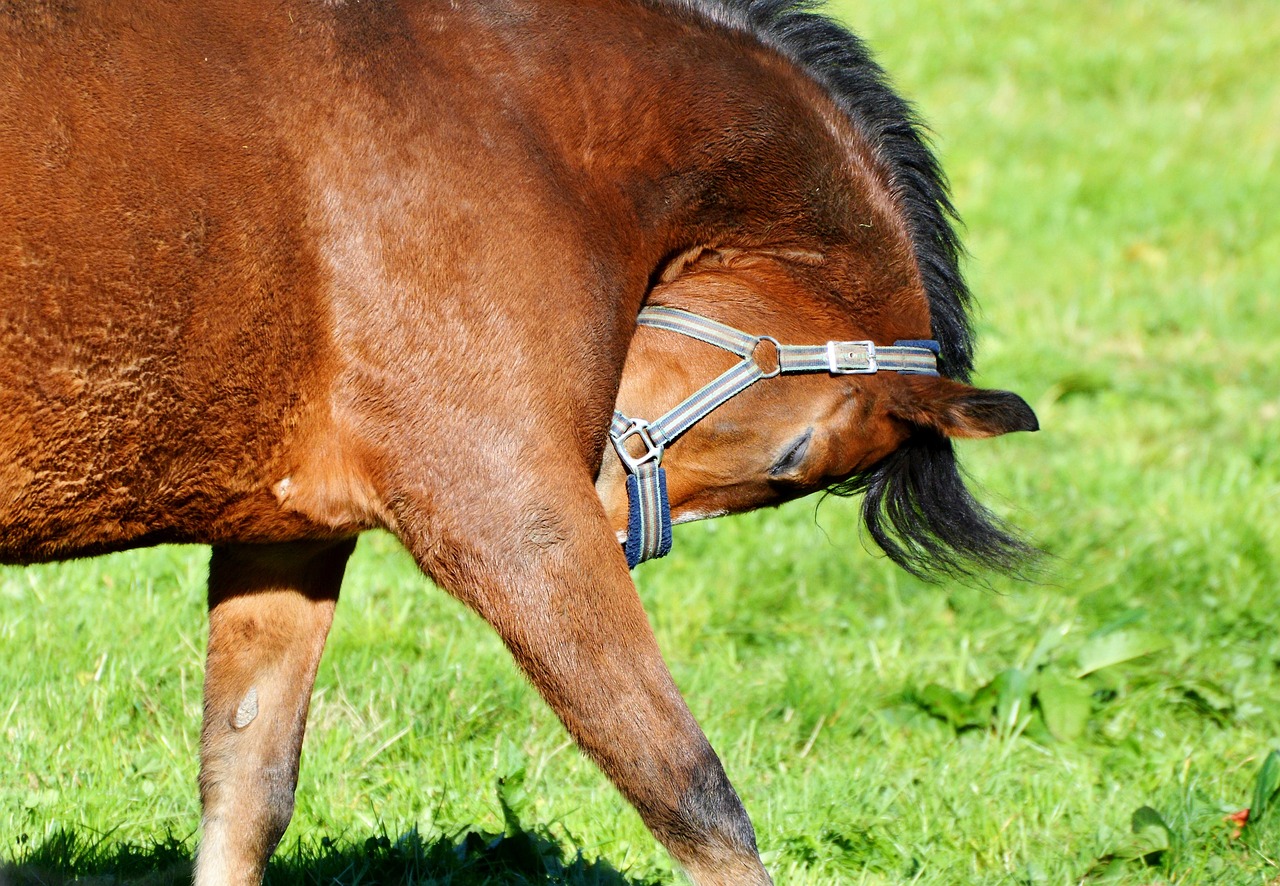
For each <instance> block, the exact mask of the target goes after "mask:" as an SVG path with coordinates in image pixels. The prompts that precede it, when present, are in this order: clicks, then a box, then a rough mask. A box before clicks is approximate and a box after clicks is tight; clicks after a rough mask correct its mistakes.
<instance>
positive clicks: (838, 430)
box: [597, 242, 1038, 570]
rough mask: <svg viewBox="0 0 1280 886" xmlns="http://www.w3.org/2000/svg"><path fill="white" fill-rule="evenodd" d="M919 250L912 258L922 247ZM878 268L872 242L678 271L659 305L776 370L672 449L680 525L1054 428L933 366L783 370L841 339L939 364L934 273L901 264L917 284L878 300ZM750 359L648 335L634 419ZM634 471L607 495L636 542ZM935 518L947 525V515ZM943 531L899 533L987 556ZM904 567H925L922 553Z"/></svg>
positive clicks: (642, 340) (903, 282) (669, 275)
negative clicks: (983, 442)
mask: <svg viewBox="0 0 1280 886" xmlns="http://www.w3.org/2000/svg"><path fill="white" fill-rule="evenodd" d="M905 248H907V249H909V248H910V244H909V242H906V243H905ZM874 260H875V259H874V255H869V254H868V253H867V251H866V250H865V249H863V250H859V249H858V248H857V247H856V245H855V246H853V247H852V248H850V247H848V246H847V247H846V248H844V249H837V250H831V251H829V252H827V253H821V252H817V251H813V250H807V249H778V248H773V249H769V248H766V249H755V250H750V249H736V248H719V249H717V248H700V249H696V250H692V251H691V252H689V253H687V254H685V255H682V256H680V257H679V258H678V259H677V260H675V261H673V262H672V263H671V265H670V266H668V267H667V268H666V269H665V271H664V273H663V274H662V275H661V277H660V279H659V282H658V283H657V285H656V286H655V287H654V289H653V291H652V293H651V296H650V298H649V300H648V305H649V306H650V307H651V308H652V307H655V306H656V307H659V308H669V309H675V310H676V311H679V312H681V313H682V314H687V315H689V316H691V317H703V318H707V319H709V320H711V321H713V323H718V324H724V325H725V326H728V327H732V328H733V329H736V330H741V331H742V332H743V333H745V334H746V336H747V338H748V339H750V338H754V339H757V340H758V346H757V347H752V348H751V353H750V354H749V355H748V356H747V358H746V359H747V362H748V363H750V362H755V363H757V364H758V365H760V369H761V373H760V375H761V377H760V379H759V383H749V386H747V387H745V388H743V389H742V390H741V391H740V392H736V393H731V394H729V395H728V396H727V397H724V398H723V400H722V402H719V403H717V404H716V405H715V406H714V407H713V408H712V409H711V411H709V412H707V414H706V415H705V416H703V417H702V418H701V419H700V420H696V421H695V422H694V423H693V424H691V425H689V427H688V429H687V431H684V430H683V429H682V430H681V432H680V439H679V442H676V441H675V440H671V441H670V446H671V448H670V452H669V454H668V453H667V452H666V451H665V446H664V447H663V450H664V451H663V452H662V456H663V462H662V463H663V466H664V468H665V473H666V477H665V480H666V491H667V495H668V497H669V508H670V516H671V520H672V522H677V523H680V522H690V521H694V520H699V519H704V518H707V517H715V516H720V515H724V514H730V513H738V512H742V511H747V510H752V509H755V508H760V507H765V506H770V505H777V504H781V503H783V502H785V501H789V500H791V499H794V498H798V497H801V496H804V495H807V494H809V493H811V492H815V491H818V490H824V489H826V490H832V491H842V490H853V491H864V490H865V489H866V488H867V487H868V486H869V485H870V483H871V482H872V480H873V478H876V477H877V476H878V475H880V474H883V473H889V470H888V469H889V468H890V466H892V465H893V464H894V459H893V456H894V455H895V454H896V453H900V452H904V451H906V452H912V451H918V450H919V449H920V448H921V447H923V448H924V450H925V451H934V452H935V453H936V452H938V451H941V452H945V453H947V454H949V453H950V445H949V443H947V442H946V441H949V440H951V439H955V438H982V437H995V436H999V435H1002V434H1006V433H1009V432H1011V431H1033V430H1036V429H1037V428H1038V424H1037V420H1036V417H1035V414H1034V413H1033V412H1032V410H1031V408H1030V407H1029V406H1028V405H1027V404H1026V402H1025V401H1024V400H1023V399H1022V398H1021V397H1019V396H1018V395H1017V394H1014V393H1012V392H1009V391H1002V390H989V389H983V388H977V387H973V386H971V385H969V384H967V383H965V382H963V381H958V380H955V379H952V378H948V377H946V376H945V375H943V374H941V373H939V372H937V371H934V370H933V366H932V365H927V366H926V368H924V369H919V368H918V367H917V368H915V369H912V371H905V370H904V371H889V370H885V371H875V369H876V363H875V360H874V358H872V359H871V361H870V364H869V367H860V368H858V369H856V370H849V371H846V370H842V369H841V368H840V367H838V366H836V365H834V364H833V365H831V366H829V367H827V370H826V371H823V370H822V369H816V371H802V372H798V373H795V374H786V375H783V374H782V373H781V372H777V369H778V368H779V366H780V359H781V353H780V349H798V348H797V346H800V347H801V348H802V347H804V346H809V348H810V349H812V348H813V347H814V346H822V345H825V344H826V343H828V342H830V343H831V346H832V347H833V348H834V346H835V345H836V343H850V344H854V343H856V344H859V345H865V344H867V343H870V347H869V348H867V353H868V354H875V353H876V346H879V347H880V353H882V354H883V353H887V350H894V345H895V343H897V344H903V343H911V344H915V345H924V346H927V347H930V348H932V349H933V350H934V352H935V353H936V350H937V345H936V343H935V342H932V341H928V339H929V338H930V335H931V334H932V331H931V323H930V316H929V305H928V299H927V297H926V295H925V293H924V291H923V288H922V286H921V284H920V278H919V276H918V275H917V274H912V273H910V268H911V265H910V263H909V262H905V263H900V265H899V267H900V268H906V269H907V273H905V274H901V277H900V279H899V280H897V281H893V282H890V283H889V285H888V288H887V289H886V290H883V291H881V292H878V293H873V294H866V293H867V287H866V283H865V279H862V278H865V277H867V276H873V277H876V276H878V277H880V278H882V279H881V280H880V281H879V282H880V283H881V284H882V285H883V284H884V283H885V282H886V281H885V280H884V279H883V278H884V277H885V273H884V270H883V269H871V272H870V273H869V272H868V269H869V267H870V266H869V262H872V261H874ZM889 273H890V274H892V273H894V271H893V270H890V272H889ZM843 291H854V292H859V291H861V292H862V293H864V295H863V297H861V298H860V299H857V300H856V301H859V302H860V303H861V306H862V310H858V309H857V308H856V307H853V306H851V304H850V300H849V299H847V298H842V297H840V296H839V295H833V293H840V292H843ZM691 322H696V321H691ZM904 340H905V342H904ZM886 349H887V350H886ZM832 353H834V351H833V352H832ZM741 360H742V357H740V356H737V355H736V354H735V353H733V352H731V351H729V350H726V348H725V347H723V346H717V344H715V343H713V342H711V341H707V340H701V339H699V338H696V337H693V335H692V334H684V335H681V334H677V332H674V331H672V329H670V328H664V327H663V326H661V325H657V326H655V325H641V326H639V327H638V329H637V332H636V335H635V337H634V339H633V340H632V344H631V349H630V352H629V354H628V357H627V362H626V365H625V368H624V372H623V377H622V382H621V387H620V390H619V395H618V404H617V406H618V412H619V414H620V415H622V416H637V417H647V418H649V419H650V420H652V419H654V418H656V417H657V416H660V415H664V414H667V413H668V412H669V411H670V410H673V409H676V408H677V407H678V404H681V403H682V402H687V401H688V399H689V398H691V397H694V396H695V395H696V392H698V391H699V390H700V389H703V388H704V386H707V385H708V383H712V382H713V380H714V379H718V378H720V377H722V376H723V374H725V373H726V372H731V371H732V370H733V367H734V366H735V365H737V364H738V363H739V362H740V361H741ZM928 362H929V363H932V361H928ZM885 365H886V364H885V363H881V367H882V368H883V367H884V366H885ZM810 368H811V369H814V368H813V367H810ZM941 368H942V369H943V370H945V369H946V367H945V366H943V367H941ZM775 372H777V374H776V375H775ZM625 452H626V450H625V448H624V449H623V454H625ZM934 460H935V461H937V458H936V456H935V458H934ZM942 461H943V464H942V467H943V468H944V473H945V468H946V467H948V466H949V464H948V463H947V462H948V460H947V459H946V458H945V457H944V458H943V460H942ZM626 473H627V468H626V466H625V465H624V462H623V460H622V458H621V457H620V456H619V454H618V453H616V452H613V451H609V452H607V453H606V456H605V459H604V464H603V465H602V467H601V471H600V475H599V480H598V483H597V489H598V491H599V492H600V496H601V499H602V501H603V502H604V504H605V507H606V510H607V511H608V513H609V516H610V520H611V521H612V524H613V525H614V527H615V529H617V531H618V534H619V538H620V539H625V538H626V536H627V530H628V513H629V510H630V508H629V501H628V494H627V491H626V486H625V483H626ZM901 483H902V480H901V479H899V485H901ZM961 488H963V487H961ZM923 491H924V492H926V494H929V493H931V492H932V490H923ZM945 491H948V492H951V493H953V495H952V496H951V497H952V501H953V503H955V501H956V499H955V497H954V491H955V490H954V489H952V490H945ZM632 497H634V493H633V496H632ZM958 501H959V503H960V504H961V505H966V504H968V501H969V500H968V499H967V497H966V496H960V497H959V499H958ZM962 510H965V509H964V508H962ZM926 513H927V514H936V513H937V509H936V508H934V509H926ZM890 516H891V518H892V516H893V515H892V513H891V514H890ZM963 516H964V517H965V519H966V521H967V522H968V523H970V524H971V525H970V527H969V528H970V529H972V528H973V527H974V526H976V527H977V528H978V529H979V530H980V532H979V535H980V536H981V535H982V531H986V532H995V533H1000V530H999V528H998V527H996V526H993V525H992V523H991V522H990V520H989V519H988V515H987V514H986V512H985V511H983V510H982V509H981V508H980V507H969V508H967V513H964V514H963ZM877 517H878V514H876V513H871V514H870V515H869V516H868V522H869V524H870V525H871V527H872V529H873V531H875V530H877V529H879V528H880V525H879V524H878V522H877V519H876V518H877ZM934 522H935V524H936V523H937V522H938V521H936V520H935V521H934ZM939 528H941V532H939V530H938V528H934V527H930V526H929V525H928V524H926V525H925V526H913V525H912V524H911V523H910V521H898V525H897V526H896V529H897V530H898V533H899V534H900V535H903V536H905V537H906V538H907V539H908V542H909V543H910V544H912V545H917V546H921V545H923V546H928V545H929V544H931V543H936V542H937V541H938V540H939V538H941V539H946V541H945V542H944V543H945V544H947V545H948V546H950V547H951V548H953V549H955V553H956V554H957V555H958V556H957V557H956V559H955V560H954V566H955V567H957V568H960V566H961V563H960V558H967V559H971V560H983V559H984V557H983V553H984V552H983V551H981V550H974V549H973V546H972V545H970V546H966V545H965V544H964V543H963V541H960V542H959V543H956V542H955V541H951V540H950V539H951V538H956V537H957V533H956V532H954V531H949V530H950V528H949V527H939ZM913 530H914V534H913ZM920 530H923V535H922V534H921V532H920ZM1006 538H1008V541H1007V542H1005V543H1004V544H1005V552H1006V553H1010V554H1012V553H1013V551H1014V547H1015V540H1014V539H1012V537H1011V536H1006ZM887 541H888V543H887V544H884V543H882V544H883V546H884V547H885V549H886V551H887V552H889V553H890V555H891V556H893V555H895V554H899V552H901V551H902V550H904V549H903V548H902V546H901V545H899V544H897V543H896V542H895V541H893V540H892V539H889V540H887ZM966 547H968V549H966ZM664 552H665V551H664ZM895 559H899V560H900V562H903V565H905V566H907V568H909V569H913V570H916V568H917V564H916V563H915V562H912V559H911V558H910V557H909V556H908V557H902V556H897V557H895ZM995 559H997V560H998V559H999V557H997V558H995ZM945 565H953V564H945Z"/></svg>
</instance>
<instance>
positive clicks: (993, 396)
mask: <svg viewBox="0 0 1280 886" xmlns="http://www.w3.org/2000/svg"><path fill="white" fill-rule="evenodd" d="M902 381H903V384H902V385H901V386H899V389H898V391H896V392H895V394H896V396H895V397H894V399H893V403H892V405H891V406H890V409H889V411H890V412H891V413H893V414H894V415H896V416H897V417H898V418H901V419H903V420H904V421H909V422H911V423H912V424H916V425H923V426H925V427H930V428H933V429H934V430H936V431H938V432H939V433H941V434H943V435H945V436H947V437H998V436H1000V435H1001V434H1008V433H1010V432H1011V431H1038V430H1040V422H1039V421H1038V420H1037V419H1036V414H1035V413H1034V412H1032V411H1031V407H1030V406H1028V405H1027V402H1026V401H1025V400H1023V399H1022V398H1021V397H1019V396H1018V395H1017V394H1015V393H1013V392H1011V391H995V390H987V389H984V388H974V387H970V386H969V385H966V384H962V383H961V382H957V381H952V380H951V379H948V378H942V377H940V376H930V375H909V376H903V377H902Z"/></svg>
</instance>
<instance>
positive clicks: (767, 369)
mask: <svg viewBox="0 0 1280 886" xmlns="http://www.w3.org/2000/svg"><path fill="white" fill-rule="evenodd" d="M637 322H638V323H639V325H641V326H652V327H653V328H655V329H665V330H667V331H668V332H678V333H680V334H681V335H687V336H689V337H690V338H696V339H697V340H698V341H702V342H706V343H707V344H709V345H715V346H716V347H718V348H722V349H724V350H726V351H729V352H730V353H733V354H737V355H738V356H739V357H741V358H742V362H741V363H738V364H737V365H735V366H733V367H732V368H730V369H728V370H726V371H725V372H724V373H723V374H721V375H720V376H719V377H718V378H716V379H715V380H714V381H712V382H711V383H710V384H708V385H706V386H705V387H703V388H702V389H701V390H699V391H698V392H697V393H695V394H693V395H692V396H690V397H688V398H687V399H685V400H684V401H683V402H682V403H680V404H679V405H678V406H676V407H675V408H674V409H672V410H671V411H670V412H668V413H667V414H666V415H664V416H662V417H661V418H659V419H657V420H655V421H645V420H644V419H643V418H627V417H626V416H625V415H623V414H622V413H621V412H616V411H615V412H614V413H613V424H612V425H611V426H610V427H609V439H611V440H612V441H613V446H614V448H615V449H617V451H618V458H620V459H621V460H622V465H623V467H624V468H626V471H627V511H628V513H627V541H626V544H625V546H624V551H625V553H626V555H627V565H628V566H629V567H633V568H634V567H635V566H636V564H638V563H642V562H644V561H645V560H650V559H653V558H655V557H663V556H666V554H667V553H668V552H669V551H670V550H671V502H670V501H669V500H668V498H667V472H666V470H665V469H663V468H662V454H663V452H664V451H665V450H666V447H667V446H668V445H670V444H671V442H672V441H674V440H675V439H676V438H677V437H679V436H680V435H681V434H683V433H684V432H685V431H687V430H689V428H691V427H693V426H694V425H695V424H697V423H698V422H699V421H701V420H702V419H704V418H706V416H707V415H708V414H709V413H710V412H711V411H712V410H713V409H715V408H716V407H717V406H721V405H723V404H724V403H726V402H728V401H729V400H730V399H732V398H733V397H734V396H736V395H738V394H740V393H742V392H743V391H745V390H746V389H747V388H749V387H750V386H751V385H753V384H755V383H756V382H758V381H760V380H761V379H765V378H774V377H775V376H778V375H782V374H784V373H785V374H792V373H800V372H827V373H830V374H831V375H871V374H874V373H876V372H886V371H887V372H902V373H908V374H915V375H937V374H938V351H939V345H938V343H937V342H936V341H932V340H929V341H925V340H921V341H898V342H894V344H893V345H892V346H891V347H890V346H885V347H876V346H875V344H873V343H872V342H869V341H829V342H827V343H826V344H825V345H784V344H779V343H778V340H777V339H776V338H773V337H772V336H768V335H748V334H747V333H745V332H741V331H740V330H737V329H734V328H733V327H732V326H726V325H725V324H723V323H717V322H716V321H715V320H709V319H707V318H706V317H700V316H698V315H697V314H691V313H689V312H688V311H681V310H677V309H676V308H663V307H648V308H645V309H644V310H642V311H641V312H640V316H639V318H638V320H637ZM762 349H766V350H769V351H772V352H773V354H774V361H773V364H772V365H771V366H770V365H768V364H766V365H764V366H762V365H761V363H760V361H759V360H757V359H756V354H757V353H758V352H759V351H761V350H762ZM637 443H638V444H639V446H641V447H643V451H642V452H640V453H639V454H638V455H633V454H632V452H631V450H629V449H628V448H627V446H628V444H631V445H632V446H635V445H636V444H637Z"/></svg>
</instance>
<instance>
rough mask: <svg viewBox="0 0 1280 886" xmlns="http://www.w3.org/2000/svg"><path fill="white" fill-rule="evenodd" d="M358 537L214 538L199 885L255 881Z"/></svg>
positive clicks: (278, 816)
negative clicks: (219, 542) (231, 542)
mask: <svg viewBox="0 0 1280 886" xmlns="http://www.w3.org/2000/svg"><path fill="white" fill-rule="evenodd" d="M354 547H355V541H354V540H348V541H340V542H336V543H335V542H298V543H294V544H280V545H237V546H228V547H215V548H214V549H213V557H212V560H211V561H210V564H209V650H208V662H207V665H206V671H205V683H204V725H203V728H202V730H201V736H200V799H201V803H202V804H203V807H204V815H203V831H204V836H203V837H202V839H201V841H200V848H199V852H198V853H197V859H196V876H195V882H196V886H214V884H218V886H241V884H245V886H255V884H258V883H260V882H261V881H262V874H263V871H264V870H265V868H266V865H267V859H268V858H269V857H270V856H271V853H272V852H273V851H274V850H275V848H276V844H277V843H279V842H280V837H281V836H283V834H284V830H285V828H286V827H287V826H288V824H289V819H290V818H291V817H292V815H293V792H294V788H295V787H296V786H297V782H298V754H299V751H300V750H301V748H302V735H303V731H304V730H305V727H306V721H307V710H308V708H309V707H310V702H311V687H312V684H313V683H314V682H315V676H316V668H317V666H318V665H319V662H320V653H321V652H322V651H323V649H324V642H325V638H326V636H328V633H329V625H330V623H331V622H332V620H333V610H334V604H335V603H336V602H337V600H338V588H339V586H340V585H341V583H342V574H343V570H344V569H345V568H346V563H347V557H348V556H350V554H351V551H352V550H353V549H354Z"/></svg>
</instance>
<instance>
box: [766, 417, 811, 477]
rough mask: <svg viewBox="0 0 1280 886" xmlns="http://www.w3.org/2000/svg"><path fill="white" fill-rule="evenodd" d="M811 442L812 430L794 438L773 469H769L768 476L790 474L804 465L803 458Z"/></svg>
mask: <svg viewBox="0 0 1280 886" xmlns="http://www.w3.org/2000/svg"><path fill="white" fill-rule="evenodd" d="M812 440H813V428H809V429H808V430H806V431H805V432H804V433H803V434H801V435H800V436H799V437H797V438H796V440H795V442H793V443H792V444H791V445H790V446H788V447H787V451H786V452H784V453H782V456H781V457H780V458H779V459H778V460H777V461H775V462H774V463H773V467H771V468H769V474H770V476H773V477H780V476H782V475H784V474H790V473H791V472H792V471H795V470H796V469H797V468H799V467H800V465H801V464H803V463H804V457H805V455H806V454H808V452H809V443H810V441H812Z"/></svg>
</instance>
